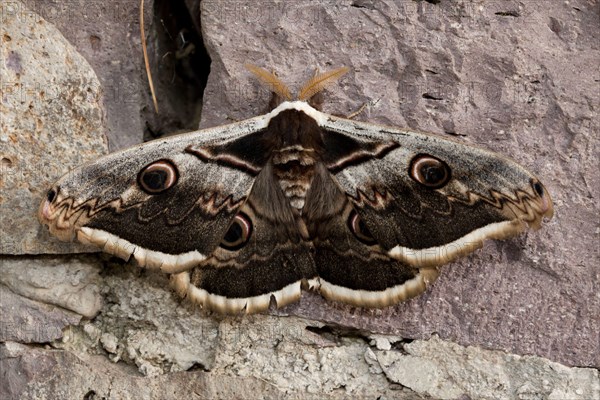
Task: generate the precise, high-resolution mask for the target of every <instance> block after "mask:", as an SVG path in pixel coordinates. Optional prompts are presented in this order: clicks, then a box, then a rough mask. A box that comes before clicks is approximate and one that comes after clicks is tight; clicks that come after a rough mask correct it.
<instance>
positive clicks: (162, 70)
mask: <svg viewBox="0 0 600 400" xmlns="http://www.w3.org/2000/svg"><path fill="white" fill-rule="evenodd" d="M181 3H182V2H180V1H172V2H170V1H158V2H155V1H154V0H146V1H144V14H145V18H144V24H145V32H146V45H147V51H148V55H149V59H150V70H151V73H152V78H153V82H154V89H155V93H156V98H157V101H158V107H159V113H158V114H157V113H156V112H155V110H154V105H153V102H152V98H151V96H150V89H149V85H148V80H147V78H146V69H145V66H144V59H143V56H142V43H141V36H140V26H139V13H140V12H139V6H140V2H139V1H135V0H113V1H111V2H110V3H107V2H104V1H85V2H84V1H82V2H77V1H54V2H51V3H48V2H46V1H40V0H25V4H26V5H27V6H28V7H29V8H30V9H32V10H33V11H35V12H37V13H38V14H39V15H41V16H42V17H43V18H45V19H46V20H47V21H49V22H51V23H52V24H54V25H56V26H57V27H58V29H60V31H61V33H62V34H63V35H64V36H65V38H66V39H67V40H68V41H69V42H70V43H71V44H72V45H73V46H74V47H75V48H76V49H77V50H78V51H79V52H80V53H81V54H82V55H83V56H84V57H85V58H86V60H87V61H88V62H89V63H90V65H91V66H92V68H93V69H94V71H95V72H96V74H97V75H98V79H99V81H100V83H101V85H102V88H103V89H104V98H105V104H106V126H107V132H106V135H107V137H108V144H109V148H110V150H111V151H116V150H118V149H122V148H125V147H129V146H131V145H134V144H138V143H140V142H142V141H143V138H144V136H146V137H149V138H153V137H156V136H158V135H163V134H169V133H173V132H175V131H182V130H193V129H195V128H197V126H198V121H199V119H200V110H201V108H202V103H201V98H202V90H203V89H204V85H205V79H206V77H205V75H207V74H208V68H209V67H210V60H209V59H208V58H206V55H205V53H204V51H203V50H204V49H203V47H202V39H201V38H200V37H199V35H197V34H196V33H195V29H194V27H193V26H194V22H193V21H191V20H189V19H188V18H189V17H188V18H182V16H185V15H186V14H187V13H189V11H187V10H186V9H185V6H184V5H183V4H181ZM190 6H193V5H190ZM195 9H196V10H197V9H198V7H197V4H196V5H195ZM155 11H156V14H155V15H154V16H153V14H154V13H155ZM197 14H198V13H197V12H196V15H195V17H196V18H199V15H197Z"/></svg>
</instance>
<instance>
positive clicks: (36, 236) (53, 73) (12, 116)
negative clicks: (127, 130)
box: [0, 1, 107, 254]
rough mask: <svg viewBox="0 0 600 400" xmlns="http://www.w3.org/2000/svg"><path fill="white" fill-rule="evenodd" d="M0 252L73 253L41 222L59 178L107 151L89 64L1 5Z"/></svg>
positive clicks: (23, 13)
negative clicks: (41, 213)
mask: <svg viewBox="0 0 600 400" xmlns="http://www.w3.org/2000/svg"><path fill="white" fill-rule="evenodd" d="M0 40H2V50H1V51H2V59H3V62H2V65H1V66H0V81H1V82H2V101H1V102H0V113H1V114H2V118H1V119H0V169H1V173H0V254H38V253H72V252H81V251H84V250H86V249H87V250H88V251H89V249H90V248H89V247H83V246H81V245H75V244H71V243H68V244H65V243H61V242H59V241H58V240H56V239H51V238H50V235H49V234H48V232H47V230H46V229H45V228H44V227H42V226H41V225H40V223H39V222H38V220H37V210H38V208H39V205H40V202H41V201H42V198H44V196H45V195H46V191H47V190H48V189H49V188H50V185H52V184H53V183H54V182H55V181H56V180H57V179H58V178H59V177H60V176H62V175H63V174H65V173H67V172H68V171H69V170H70V169H72V168H73V167H75V166H77V165H79V164H82V163H83V162H86V161H90V160H94V159H96V158H97V157H98V156H99V155H102V154H105V153H106V151H107V144H106V139H105V137H104V130H105V126H104V118H103V109H102V95H101V94H102V89H101V87H100V83H99V82H98V79H97V78H96V75H95V73H94V71H93V70H92V68H91V67H90V66H89V64H88V63H87V62H86V60H85V59H84V58H83V57H82V56H81V55H79V53H77V51H75V50H74V48H73V47H72V46H71V45H69V43H68V42H67V41H66V40H65V39H64V38H63V36H62V35H61V34H60V32H59V31H58V30H57V29H56V28H55V27H54V26H52V25H51V24H48V23H47V22H46V21H45V20H43V19H42V18H40V17H39V16H38V15H37V14H35V13H34V12H31V11H30V10H28V9H27V8H25V7H24V6H23V4H21V3H20V2H18V1H11V2H3V3H2V24H0Z"/></svg>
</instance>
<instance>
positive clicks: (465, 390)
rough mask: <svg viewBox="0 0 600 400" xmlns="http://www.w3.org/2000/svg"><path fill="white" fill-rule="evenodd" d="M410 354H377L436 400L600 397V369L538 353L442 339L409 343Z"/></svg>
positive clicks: (390, 373) (393, 375) (396, 375)
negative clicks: (511, 351)
mask: <svg viewBox="0 0 600 400" xmlns="http://www.w3.org/2000/svg"><path fill="white" fill-rule="evenodd" d="M404 350H405V351H406V352H407V353H408V354H402V353H400V352H397V351H381V352H377V360H378V361H379V363H380V365H381V368H382V369H383V371H384V373H385V374H386V376H387V377H388V379H390V381H392V382H397V383H399V384H401V385H403V386H406V387H408V388H410V389H412V390H414V391H415V392H417V393H419V394H421V395H426V396H432V397H434V398H443V399H455V398H464V397H468V398H476V399H480V398H483V399H500V398H506V399H508V398H511V399H513V398H518V399H539V398H547V399H574V400H576V399H580V400H587V399H597V398H600V377H599V374H598V370H597V369H593V368H568V367H565V366H564V365H561V364H558V363H555V362H551V361H549V360H546V359H543V358H540V357H535V356H518V355H514V354H506V353H504V352H500V351H491V350H482V349H480V348H476V347H462V346H460V345H457V344H455V343H451V342H445V341H442V340H440V339H439V338H437V337H435V336H434V337H432V338H431V339H430V340H427V341H424V340H417V341H414V342H412V343H409V344H406V345H404Z"/></svg>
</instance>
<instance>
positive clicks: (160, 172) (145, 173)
mask: <svg viewBox="0 0 600 400" xmlns="http://www.w3.org/2000/svg"><path fill="white" fill-rule="evenodd" d="M178 178H179V177H178V174H177V168H176V167H175V165H174V164H173V163H172V162H171V161H169V160H159V161H155V162H153V163H152V164H149V165H147V166H145V167H144V168H143V169H142V170H141V171H140V173H139V174H138V185H139V186H140V187H141V188H142V190H143V191H144V192H146V193H148V194H159V193H162V192H164V191H165V190H167V189H169V188H170V187H172V186H173V185H175V184H176V183H177V179H178Z"/></svg>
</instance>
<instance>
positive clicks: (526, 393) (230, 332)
mask: <svg viewBox="0 0 600 400" xmlns="http://www.w3.org/2000/svg"><path fill="white" fill-rule="evenodd" d="M307 323H308V325H307ZM307 326H308V329H307ZM215 346H216V348H215V351H216V353H217V358H216V361H215V364H214V366H213V367H212V368H211V370H210V371H200V370H194V371H188V372H175V373H170V374H167V375H160V376H153V377H148V376H147V377H144V376H140V375H139V374H138V373H136V372H135V371H134V370H133V369H132V368H131V367H129V366H128V365H126V364H123V363H118V364H113V363H111V362H109V361H108V360H107V358H106V357H105V356H103V355H100V356H98V355H91V354H87V353H78V352H76V351H65V350H50V349H40V348H34V347H28V346H25V345H21V344H17V343H13V342H7V343H5V344H2V345H0V369H2V370H3V371H6V373H3V374H2V375H1V376H0V390H1V392H0V397H1V398H3V399H17V398H20V399H48V398H83V396H85V395H88V396H92V395H95V396H97V397H96V398H106V399H130V398H131V399H134V398H135V399H140V398H141V399H150V398H161V399H177V398H181V396H183V397H185V398H189V397H190V396H191V395H192V394H194V395H196V396H198V398H265V399H271V398H284V399H294V398H308V399H312V398H314V399H347V398H350V397H351V398H381V399H392V398H394V399H417V398H423V396H426V397H427V396H430V397H431V398H444V399H451V398H452V399H458V398H461V399H462V398H490V399H492V398H521V399H534V398H547V399H556V400H558V399H565V398H569V399H594V398H598V395H599V394H600V393H599V390H600V382H599V378H598V371H597V370H593V369H584V368H567V367H564V366H562V365H559V364H556V363H552V362H550V361H548V360H544V359H542V358H539V357H519V356H514V355H508V354H505V353H502V352H497V351H482V350H480V349H476V348H464V347H461V346H459V345H456V344H452V343H448V342H444V341H441V340H439V339H435V338H434V339H432V340H430V341H415V342H412V343H409V344H403V343H402V342H399V338H395V337H385V336H377V337H363V336H361V335H360V334H357V333H356V332H352V333H344V332H337V331H335V330H330V329H326V328H323V327H321V326H320V325H319V324H318V323H317V324H316V325H315V324H314V323H313V324H311V323H310V322H309V321H306V320H304V319H298V318H278V317H273V316H261V315H258V316H253V317H250V318H244V319H243V320H239V319H236V318H226V319H224V320H222V321H221V323H220V325H219V327H218V340H217V341H216V343H215ZM92 398H94V397H92Z"/></svg>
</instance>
